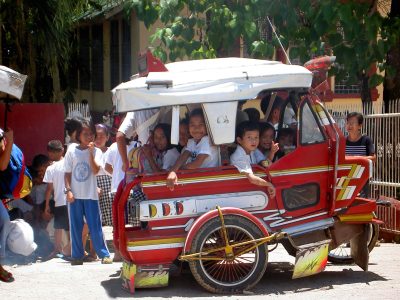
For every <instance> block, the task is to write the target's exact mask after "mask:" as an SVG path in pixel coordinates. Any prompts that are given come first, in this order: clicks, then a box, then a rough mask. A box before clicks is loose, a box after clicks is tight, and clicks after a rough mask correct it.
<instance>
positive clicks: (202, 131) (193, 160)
mask: <svg viewBox="0 0 400 300" xmlns="http://www.w3.org/2000/svg"><path fill="white" fill-rule="evenodd" d="M189 133H190V135H191V136H192V138H191V139H189V141H188V143H187V146H186V148H185V150H184V151H183V153H181V155H180V156H179V158H178V160H177V161H176V163H175V164H174V166H173V167H172V168H171V171H170V173H169V174H168V177H167V187H168V188H169V189H170V190H171V191H173V190H174V186H175V184H177V183H178V177H177V175H176V173H175V172H176V171H178V170H179V169H181V168H182V169H197V168H211V167H216V166H218V161H219V155H218V149H217V147H216V146H213V145H212V144H211V141H210V138H209V136H208V135H207V128H206V123H205V120H204V115H203V111H202V109H201V108H197V109H194V110H193V111H192V112H191V113H190V117H189Z"/></svg>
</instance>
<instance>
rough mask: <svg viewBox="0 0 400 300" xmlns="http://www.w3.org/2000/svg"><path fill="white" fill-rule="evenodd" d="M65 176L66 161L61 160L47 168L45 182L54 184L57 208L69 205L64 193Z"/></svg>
mask: <svg viewBox="0 0 400 300" xmlns="http://www.w3.org/2000/svg"><path fill="white" fill-rule="evenodd" d="M64 174H65V173H64V159H61V160H59V161H56V162H54V163H53V164H52V165H50V166H48V167H47V169H46V173H45V174H44V178H43V182H46V183H52V184H53V190H54V202H55V204H54V205H55V206H56V207H58V206H63V205H67V195H65V193H64V188H65V182H64Z"/></svg>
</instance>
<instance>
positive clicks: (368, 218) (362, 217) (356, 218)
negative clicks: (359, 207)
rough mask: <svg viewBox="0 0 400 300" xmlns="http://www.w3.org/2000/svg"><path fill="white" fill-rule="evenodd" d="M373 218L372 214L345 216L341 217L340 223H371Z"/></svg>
mask: <svg viewBox="0 0 400 300" xmlns="http://www.w3.org/2000/svg"><path fill="white" fill-rule="evenodd" d="M372 218H373V214H372V213H368V214H353V215H343V216H339V219H340V221H342V222H362V221H371V220H372Z"/></svg>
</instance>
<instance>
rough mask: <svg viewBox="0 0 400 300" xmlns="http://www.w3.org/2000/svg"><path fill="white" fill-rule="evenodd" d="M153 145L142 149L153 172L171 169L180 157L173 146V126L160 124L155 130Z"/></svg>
mask: <svg viewBox="0 0 400 300" xmlns="http://www.w3.org/2000/svg"><path fill="white" fill-rule="evenodd" d="M152 144H153V146H150V145H145V146H144V147H143V148H142V149H143V152H144V154H145V156H146V158H147V161H148V163H149V164H150V167H151V169H152V170H153V172H161V171H163V170H169V169H171V168H172V166H173V165H174V164H175V162H176V160H177V159H178V157H179V155H180V153H179V151H178V150H177V149H176V148H175V147H173V146H172V145H171V125H169V124H166V123H160V124H158V125H157V126H156V127H155V128H154V130H153V135H152Z"/></svg>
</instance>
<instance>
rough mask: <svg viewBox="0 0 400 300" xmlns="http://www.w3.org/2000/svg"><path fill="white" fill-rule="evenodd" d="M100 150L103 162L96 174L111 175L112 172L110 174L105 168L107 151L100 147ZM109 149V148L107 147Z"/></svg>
mask: <svg viewBox="0 0 400 300" xmlns="http://www.w3.org/2000/svg"><path fill="white" fill-rule="evenodd" d="M98 149H99V150H100V153H101V164H100V171H99V173H97V174H96V176H102V175H108V176H110V174H108V172H107V171H106V170H104V166H105V165H106V153H107V151H106V152H103V151H101V149H100V148H98ZM107 150H108V149H107Z"/></svg>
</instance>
